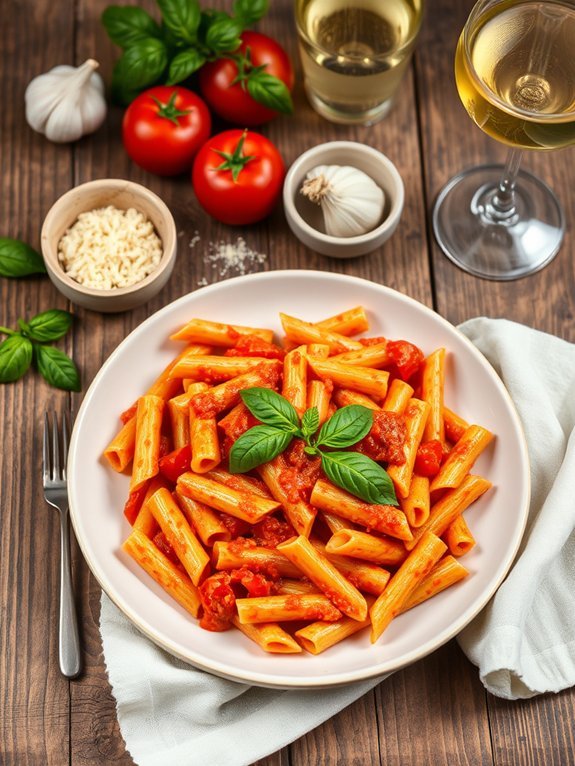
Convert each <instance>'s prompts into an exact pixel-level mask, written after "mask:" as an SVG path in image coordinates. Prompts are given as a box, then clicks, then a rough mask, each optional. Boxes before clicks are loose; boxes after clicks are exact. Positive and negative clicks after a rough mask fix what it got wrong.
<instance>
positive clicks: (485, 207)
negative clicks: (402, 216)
mask: <svg viewBox="0 0 575 766" xmlns="http://www.w3.org/2000/svg"><path fill="white" fill-rule="evenodd" d="M502 173H503V166H500V165H484V166H482V167H476V168H471V169H470V170H465V171H464V172H462V173H460V174H459V175H457V176H455V177H454V178H452V179H451V180H450V181H449V182H448V183H447V184H446V185H445V186H444V188H443V189H442V190H441V192H440V193H439V196H438V197H437V201H436V203H435V207H434V210H433V230H434V233H435V237H436V239H437V242H438V243H439V246H440V247H441V249H442V250H443V252H444V253H445V255H446V256H447V257H448V258H449V259H450V260H451V261H453V263H455V264H456V265H457V266H459V268H461V269H463V270H464V271H466V272H468V273H469V274H474V275H475V276H477V277H483V278H484V279H493V280H498V281H508V280H512V279H519V278H520V277H525V276H527V275H528V274H533V273H534V272H536V271H539V270H540V269H542V268H543V267H544V266H546V265H547V264H548V263H549V262H550V261H551V260H552V259H553V258H554V257H555V256H556V255H557V252H558V251H559V248H560V246H561V242H562V241H563V235H564V233H565V221H564V217H563V211H562V209H561V206H560V205H559V202H558V201H557V199H556V197H555V195H554V194H553V192H552V191H551V189H550V188H549V187H548V186H547V185H546V184H545V183H543V181H540V180H539V179H538V178H536V177H535V176H533V175H531V174H530V173H527V172H525V171H524V170H520V171H519V173H518V175H517V183H516V187H515V198H516V199H515V210H514V213H513V215H510V216H509V218H507V219H505V220H495V219H494V218H493V217H492V215H491V213H490V201H491V200H492V198H493V197H494V195H495V194H496V192H497V189H498V187H499V182H500V180H501V176H502Z"/></svg>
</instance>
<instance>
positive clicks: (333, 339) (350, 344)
mask: <svg viewBox="0 0 575 766" xmlns="http://www.w3.org/2000/svg"><path fill="white" fill-rule="evenodd" d="M280 319H281V323H282V327H283V329H284V332H285V334H286V337H287V338H288V340H290V341H293V342H294V343H297V344H299V345H307V344H309V343H321V344H322V345H324V346H329V349H330V352H331V353H332V354H339V353H340V352H342V351H353V350H354V349H359V348H363V346H362V344H361V343H360V342H359V341H357V340H351V339H350V338H348V337H346V336H345V335H341V334H340V333H337V332H334V331H333V330H329V329H326V328H325V327H320V326H319V325H317V324H312V323H311V322H303V321H302V320H301V319H296V317H291V316H288V315H287V314H281V313H280Z"/></svg>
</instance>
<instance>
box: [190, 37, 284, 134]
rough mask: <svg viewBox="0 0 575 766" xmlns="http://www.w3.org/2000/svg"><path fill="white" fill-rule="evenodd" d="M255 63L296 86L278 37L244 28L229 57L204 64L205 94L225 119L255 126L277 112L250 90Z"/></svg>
mask: <svg viewBox="0 0 575 766" xmlns="http://www.w3.org/2000/svg"><path fill="white" fill-rule="evenodd" d="M238 63H239V67H238ZM255 67H265V69H264V70H262V71H264V72H265V73H266V74H268V75H270V74H271V75H273V76H274V77H277V78H278V79H279V80H281V81H282V82H283V83H284V84H285V85H286V86H287V88H288V90H291V89H292V88H293V84H294V74H293V69H292V65H291V62H290V60H289V56H288V55H287V53H286V52H285V51H284V49H283V48H282V47H281V45H279V44H278V43H277V42H276V41H275V40H272V39H271V38H270V37H266V35H262V34H260V33H259V32H247V31H246V32H243V33H242V43H241V45H240V47H239V48H238V50H237V51H236V52H235V53H234V54H230V58H220V59H218V60H217V61H212V62H209V63H207V64H204V66H203V67H202V68H201V70H200V75H199V80H200V89H201V91H202V95H203V97H204V98H205V99H206V101H207V102H208V104H209V105H210V107H211V109H212V110H213V111H214V112H215V113H216V114H219V116H220V117H222V118H223V119H224V120H228V122H233V123H237V124H240V125H248V126H250V127H252V126H254V125H262V124H263V123H264V122H269V120H271V119H273V118H274V117H276V116H277V114H278V113H277V111H274V110H273V109H270V108H268V107H267V106H264V105H263V104H260V103H258V102H257V101H255V100H254V99H253V98H252V96H250V94H249V92H248V86H247V80H248V79H249V75H250V72H253V71H254V68H255Z"/></svg>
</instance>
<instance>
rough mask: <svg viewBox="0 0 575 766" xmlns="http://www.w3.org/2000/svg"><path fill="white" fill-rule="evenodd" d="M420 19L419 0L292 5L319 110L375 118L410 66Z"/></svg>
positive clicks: (300, 1)
mask: <svg viewBox="0 0 575 766" xmlns="http://www.w3.org/2000/svg"><path fill="white" fill-rule="evenodd" d="M421 16H422V0H296V21H297V26H298V31H299V40H300V52H301V59H302V65H303V70H304V75H305V79H306V88H307V91H308V94H309V95H310V99H311V101H312V104H313V105H314V106H316V107H317V106H318V102H319V106H320V108H319V109H318V111H321V107H322V106H323V107H325V109H326V110H327V111H328V112H331V116H332V117H337V116H338V115H339V116H340V117H341V121H347V119H346V118H349V121H355V120H356V119H357V121H365V120H366V119H369V117H370V115H371V116H372V117H375V118H376V119H377V118H378V116H380V115H379V112H380V111H381V110H382V109H383V107H384V105H385V104H386V103H388V102H389V101H390V100H391V99H392V97H393V95H394V94H395V92H396V90H397V87H398V85H399V82H400V81H401V78H402V76H403V74H404V71H405V69H406V67H407V65H408V63H409V58H410V56H411V53H412V51H413V47H414V44H415V37H416V35H417V32H418V30H419V27H420V24H421ZM326 116H329V114H328V115H326Z"/></svg>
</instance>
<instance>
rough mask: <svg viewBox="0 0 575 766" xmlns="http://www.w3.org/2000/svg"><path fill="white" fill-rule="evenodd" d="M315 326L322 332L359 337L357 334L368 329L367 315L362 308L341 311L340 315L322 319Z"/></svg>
mask: <svg viewBox="0 0 575 766" xmlns="http://www.w3.org/2000/svg"><path fill="white" fill-rule="evenodd" d="M315 324H316V326H317V327H321V328H322V329H323V330H331V331H332V332H337V333H339V334H340V335H359V333H362V332H366V331H367V330H368V329H369V322H368V319H367V314H366V313H365V309H364V307H363V306H356V307H355V308H353V309H348V310H347V311H342V312H341V314H336V315H335V316H332V317H328V318H327V319H322V320H321V322H316V323H315Z"/></svg>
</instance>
